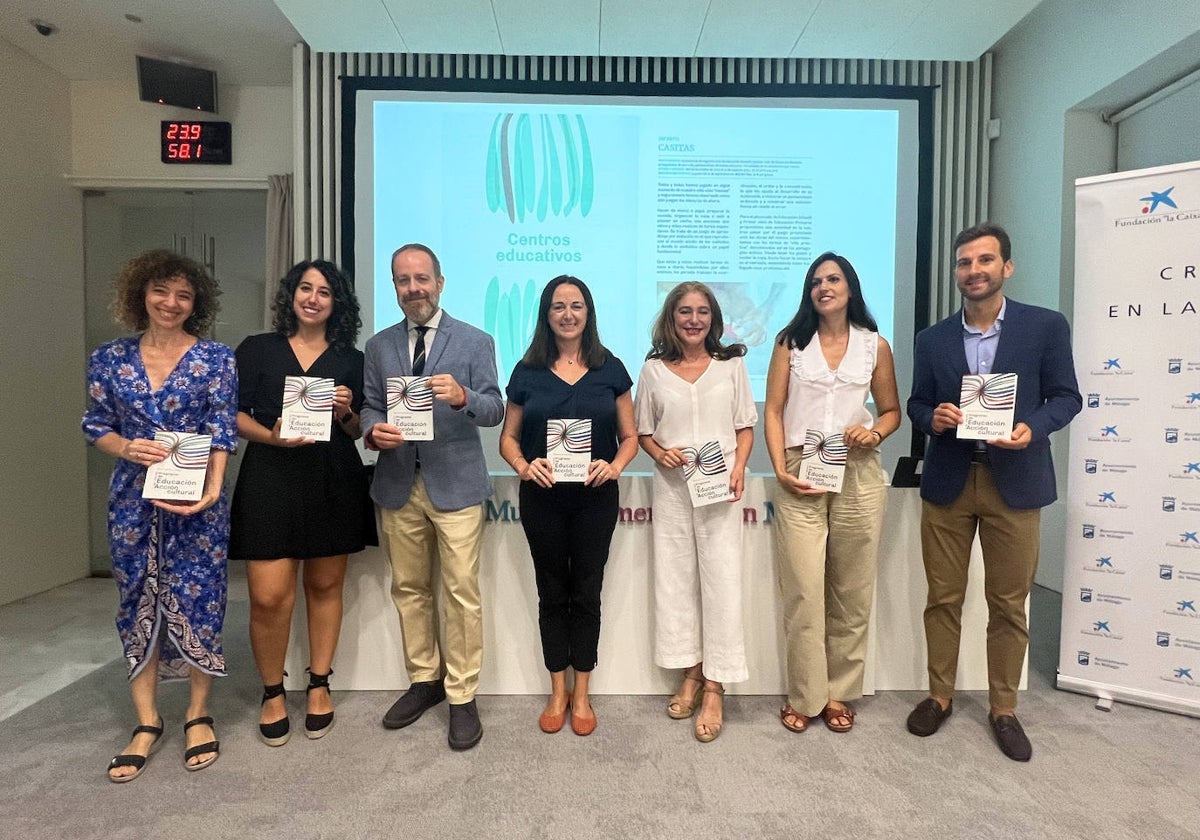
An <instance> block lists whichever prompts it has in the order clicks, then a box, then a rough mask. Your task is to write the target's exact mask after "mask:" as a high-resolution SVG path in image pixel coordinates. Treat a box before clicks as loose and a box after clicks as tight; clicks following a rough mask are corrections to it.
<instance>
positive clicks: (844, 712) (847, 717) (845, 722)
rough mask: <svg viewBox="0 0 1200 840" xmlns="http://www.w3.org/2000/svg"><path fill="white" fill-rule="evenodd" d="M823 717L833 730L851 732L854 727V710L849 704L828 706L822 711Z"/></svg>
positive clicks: (826, 724)
mask: <svg viewBox="0 0 1200 840" xmlns="http://www.w3.org/2000/svg"><path fill="white" fill-rule="evenodd" d="M821 717H823V718H825V726H827V727H828V728H829V729H830V731H832V732H849V731H850V730H851V729H853V728H854V710H853V709H851V708H850V707H849V706H843V707H842V708H840V709H839V708H837V707H836V706H832V705H829V706H826V707H825V708H824V710H823V711H822V712H821Z"/></svg>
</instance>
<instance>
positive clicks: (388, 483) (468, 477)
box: [362, 310, 504, 511]
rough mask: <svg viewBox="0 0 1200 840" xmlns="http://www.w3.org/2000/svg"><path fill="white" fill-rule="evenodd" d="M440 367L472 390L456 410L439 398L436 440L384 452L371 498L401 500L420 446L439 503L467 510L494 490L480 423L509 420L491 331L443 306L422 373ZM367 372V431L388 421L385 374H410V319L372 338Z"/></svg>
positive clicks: (388, 504) (390, 504)
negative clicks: (450, 313) (446, 309)
mask: <svg viewBox="0 0 1200 840" xmlns="http://www.w3.org/2000/svg"><path fill="white" fill-rule="evenodd" d="M439 373H448V374H450V375H452V376H453V377H454V378H455V380H457V381H458V384H459V385H461V386H462V387H463V388H464V389H465V390H466V392H467V404H466V405H465V406H464V407H463V408H461V409H459V410H457V411H456V410H455V409H453V408H451V407H450V405H449V404H448V403H446V402H443V401H442V400H434V403H433V434H434V440H430V441H415V442H411V443H404V444H401V445H400V446H398V447H396V448H395V449H387V450H383V451H381V452H380V453H379V461H378V462H377V464H376V466H375V479H374V481H373V482H372V483H371V498H373V499H374V500H375V502H376V503H377V504H378V505H379V506H380V507H384V508H391V509H396V508H401V507H404V504H405V503H406V502H407V501H408V494H409V493H410V492H411V490H412V486H413V476H414V472H415V470H414V467H415V464H416V460H417V452H418V451H420V455H421V475H422V477H423V478H424V480H425V489H426V490H427V491H428V493H429V499H430V501H432V502H433V504H434V506H435V507H436V508H437V509H438V510H447V511H450V510H462V509H463V508H466V507H470V506H471V505H477V504H479V503H480V502H482V501H483V500H484V499H486V498H487V497H488V496H489V495H491V492H492V483H491V480H490V479H489V478H488V472H487V462H486V460H485V459H484V455H483V443H482V442H481V441H480V439H479V427H480V426H495V425H497V424H498V423H499V422H500V421H501V420H503V419H504V399H503V397H502V396H501V395H500V385H499V384H498V382H497V378H496V347H495V342H493V341H492V337H491V336H489V335H488V334H487V333H485V332H483V331H482V330H479V329H476V328H475V327H473V326H471V325H470V324H467V323H464V322H462V321H458V320H455V319H454V318H451V317H450V315H449V313H447V312H446V311H445V310H443V311H442V320H441V323H440V324H439V325H438V328H437V330H436V331H435V332H434V334H433V342H432V344H431V345H430V347H429V348H428V350H427V351H426V356H425V374H426V375H430V376H432V375H434V374H439ZM363 374H364V375H363V393H364V395H365V400H364V402H363V408H362V430H363V434H364V435H367V434H370V432H371V429H372V427H374V426H375V424H376V423H386V422H387V378H388V377H389V376H411V375H412V359H411V358H410V357H409V350H408V319H407V318H406V319H405V320H403V321H401V322H400V323H399V324H394V325H392V326H390V327H388V328H387V329H385V330H383V331H381V332H378V333H376V334H375V335H374V336H372V337H371V339H370V340H369V341H367V348H366V360H365V362H364V369H363Z"/></svg>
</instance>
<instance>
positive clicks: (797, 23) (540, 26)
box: [0, 0, 1040, 85]
mask: <svg viewBox="0 0 1200 840" xmlns="http://www.w3.org/2000/svg"><path fill="white" fill-rule="evenodd" d="M1038 2H1040V0H440V2H439V0H432V2H431V0H274V2H272V0H4V4H3V10H2V11H0V38H3V39H5V40H7V41H9V42H10V43H12V44H13V45H14V46H16V47H17V48H19V49H21V50H23V51H25V52H26V53H28V54H30V55H31V56H33V57H34V58H35V59H37V60H39V61H41V62H42V63H44V64H46V65H48V66H50V67H52V68H53V69H55V70H56V71H58V72H59V73H61V74H63V75H64V76H66V77H67V78H69V79H72V80H93V81H108V82H112V81H132V79H133V78H134V61H133V56H134V55H139V54H140V55H150V56H153V57H156V58H166V59H176V60H180V61H184V62H186V63H190V64H195V65H198V66H201V67H206V68H208V69H212V70H216V71H217V76H218V78H219V79H220V81H221V82H222V83H225V84H240V85H250V84H254V85H287V84H290V82H291V66H292V65H291V47H292V45H293V44H295V43H296V42H297V41H299V40H304V41H306V42H307V43H308V44H309V46H310V47H312V48H313V49H314V50H319V51H345V52H421V53H443V52H444V53H482V54H490V53H502V54H508V55H635V56H744V57H750V58H756V57H770V58H787V57H799V58H884V59H920V60H935V61H958V60H966V61H973V60H974V59H976V58H978V57H979V56H980V55H981V54H982V53H984V52H986V51H987V50H988V49H989V48H990V47H991V46H992V45H993V44H995V43H996V41H998V40H999V39H1000V38H1001V37H1003V36H1004V34H1005V33H1006V32H1008V30H1009V29H1011V28H1012V27H1013V26H1015V25H1016V24H1017V23H1018V22H1019V21H1020V20H1021V19H1022V18H1023V17H1024V16H1025V15H1026V14H1028V13H1029V12H1030V11H1031V10H1032V9H1033V8H1034V7H1035V6H1036V5H1037V4H1038ZM127 14H130V15H135V16H138V17H140V18H142V22H141V23H133V22H130V21H129V20H127V19H126V17H125V16H126V15H127ZM31 18H38V19H41V20H45V21H47V22H50V23H52V24H54V25H55V26H57V27H58V31H57V32H56V33H54V34H53V35H51V36H50V37H43V36H42V35H39V34H38V33H37V31H36V30H35V29H34V27H33V26H31V25H30V23H29V21H30V19H31Z"/></svg>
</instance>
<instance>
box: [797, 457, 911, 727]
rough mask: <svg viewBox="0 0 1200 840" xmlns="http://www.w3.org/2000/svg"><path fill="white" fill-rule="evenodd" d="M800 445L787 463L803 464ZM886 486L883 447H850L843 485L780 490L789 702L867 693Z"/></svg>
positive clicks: (802, 709)
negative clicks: (805, 492) (800, 492)
mask: <svg viewBox="0 0 1200 840" xmlns="http://www.w3.org/2000/svg"><path fill="white" fill-rule="evenodd" d="M800 452H801V448H800V447H792V448H790V449H788V450H787V452H786V457H787V468H788V472H790V473H792V474H793V475H795V474H797V473H798V472H799V470H800ZM886 505H887V486H886V485H885V484H884V476H883V468H882V467H881V466H880V463H879V453H878V452H875V451H871V452H861V451H859V452H851V453H850V456H849V458H848V460H847V462H846V474H845V478H844V479H843V480H842V492H840V493H824V494H821V495H815V496H794V495H792V494H791V493H789V492H787V491H785V490H781V491H780V492H779V493H777V494H776V496H775V519H776V527H775V542H776V550H775V556H776V559H777V561H778V564H779V586H780V589H781V590H782V592H783V610H784V614H783V627H784V636H785V645H786V648H787V680H788V703H789V704H790V705H791V706H792V708H794V709H795V710H796V711H798V712H799V713H800V714H802V715H808V716H810V717H812V716H815V715H819V714H820V713H821V710H822V709H824V708H825V706H826V704H828V702H829V701H830V700H838V701H848V700H854V699H857V698H859V697H861V696H862V684H863V671H864V670H865V668H866V653H867V623H868V621H869V620H870V618H871V600H872V598H873V596H874V592H875V559H876V554H877V553H878V549H879V530H880V528H881V526H882V524H883V511H884V508H885V507H886Z"/></svg>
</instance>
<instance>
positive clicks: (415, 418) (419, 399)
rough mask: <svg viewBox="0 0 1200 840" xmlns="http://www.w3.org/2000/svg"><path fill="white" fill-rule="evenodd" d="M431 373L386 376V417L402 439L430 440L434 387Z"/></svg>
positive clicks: (431, 435) (431, 438)
mask: <svg viewBox="0 0 1200 840" xmlns="http://www.w3.org/2000/svg"><path fill="white" fill-rule="evenodd" d="M432 378H433V377H430V376H389V377H388V378H387V420H388V422H389V423H391V424H392V425H393V426H395V427H396V428H398V429H399V430H400V432H401V434H403V435H404V439H405V440H433V389H432V388H431V387H430V386H429V381H430V380H431V379H432Z"/></svg>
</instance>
